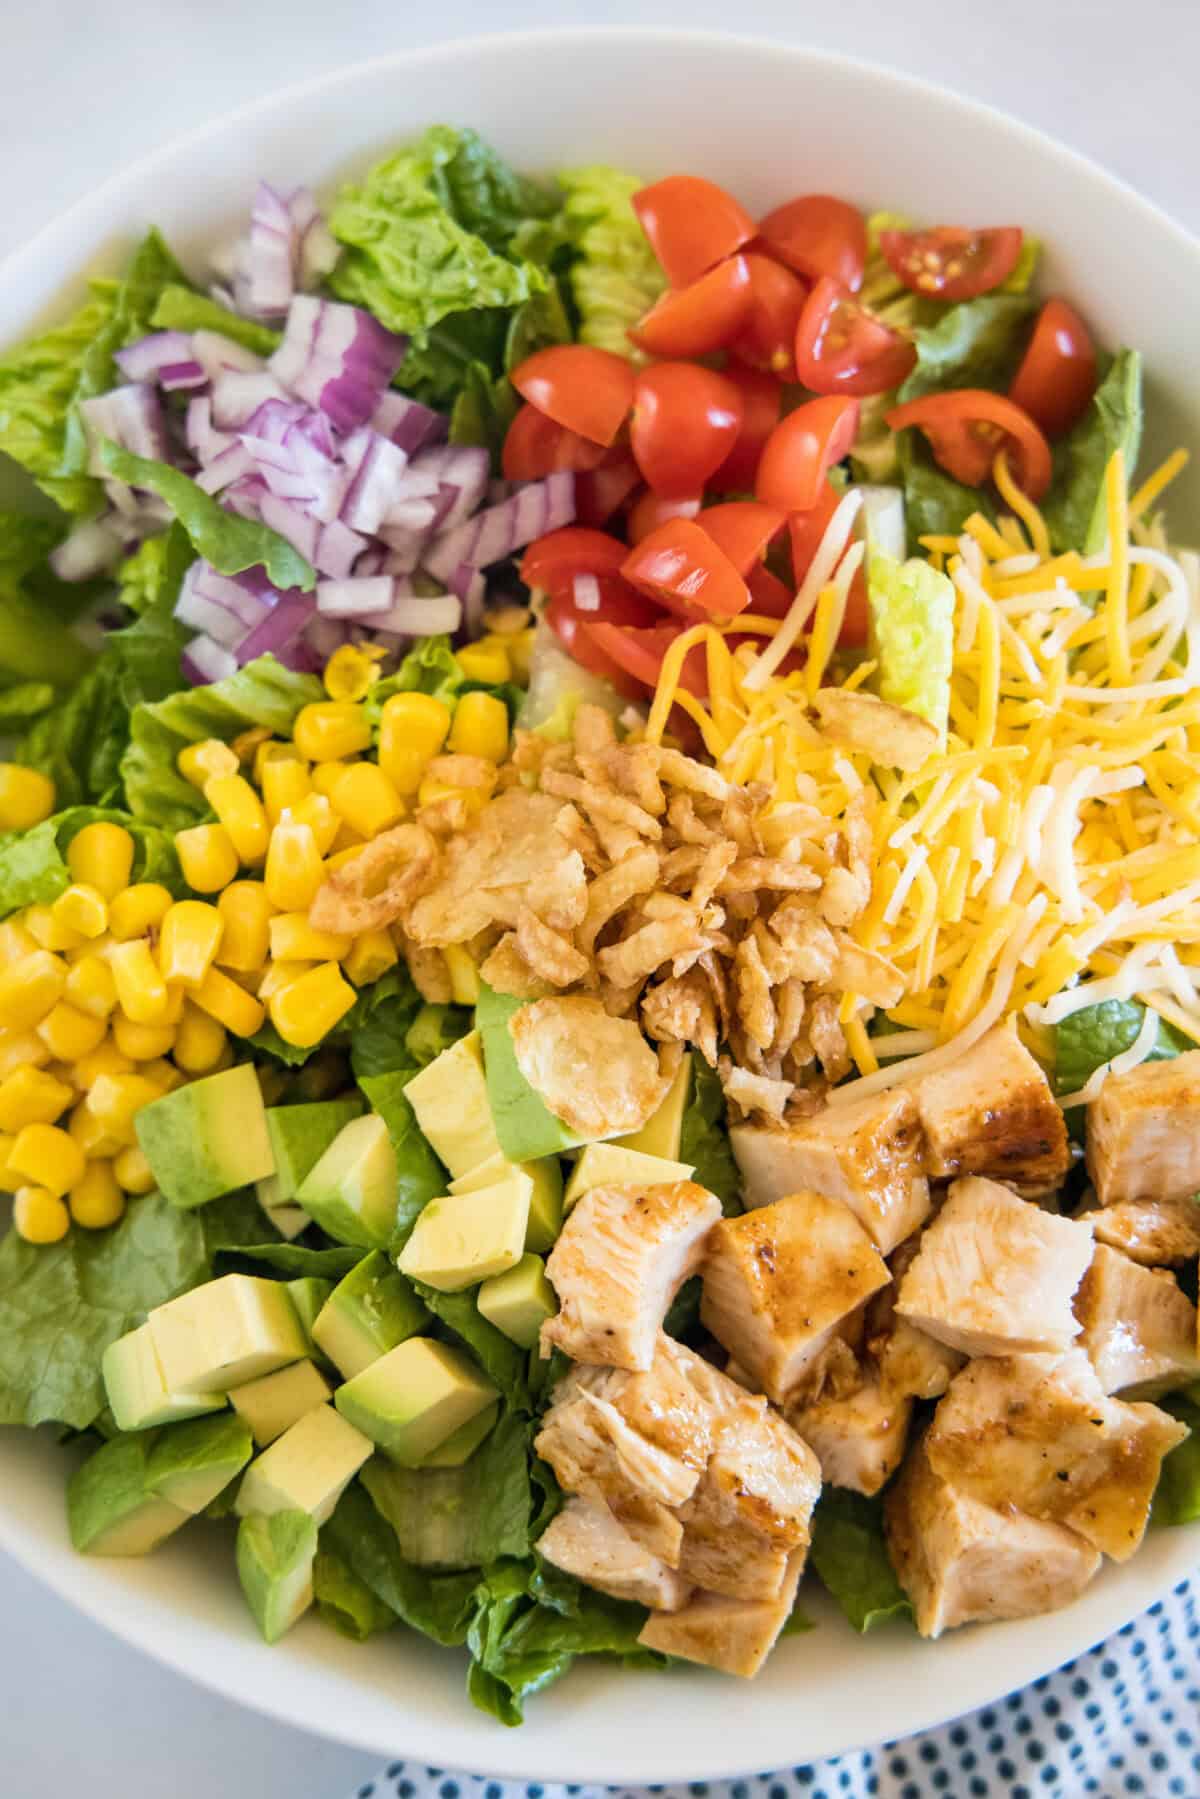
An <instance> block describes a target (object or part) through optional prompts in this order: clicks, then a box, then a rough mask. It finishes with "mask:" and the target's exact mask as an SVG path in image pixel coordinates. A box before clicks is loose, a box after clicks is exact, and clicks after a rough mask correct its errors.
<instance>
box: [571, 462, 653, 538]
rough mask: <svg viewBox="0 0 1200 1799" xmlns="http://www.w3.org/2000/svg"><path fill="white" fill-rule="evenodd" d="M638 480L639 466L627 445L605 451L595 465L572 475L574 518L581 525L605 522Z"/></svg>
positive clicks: (624, 500)
mask: <svg viewBox="0 0 1200 1799" xmlns="http://www.w3.org/2000/svg"><path fill="white" fill-rule="evenodd" d="M641 484H642V474H641V470H640V469H639V468H638V465H637V463H636V462H635V461H634V460H633V457H632V455H631V454H630V452H629V451H628V450H627V449H625V448H624V447H623V446H619V447H617V448H614V449H611V450H609V451H607V452H606V454H605V457H604V460H603V461H602V462H599V463H597V465H596V467H595V468H594V469H585V470H583V471H582V472H579V473H577V474H576V476H575V516H576V518H577V519H578V520H579V522H580V524H581V525H606V524H607V523H608V521H609V519H611V518H612V516H613V514H614V513H615V512H617V511H618V510H619V509H620V508H621V507H622V506H623V505H624V504H625V502H626V500H627V499H628V498H629V496H630V494H631V493H632V492H633V490H634V488H636V487H640V486H641Z"/></svg>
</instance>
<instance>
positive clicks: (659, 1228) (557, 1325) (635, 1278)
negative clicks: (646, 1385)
mask: <svg viewBox="0 0 1200 1799" xmlns="http://www.w3.org/2000/svg"><path fill="white" fill-rule="evenodd" d="M720 1216H721V1202H720V1200H719V1199H717V1198H716V1196H715V1195H714V1194H712V1193H709V1192H707V1191H706V1190H705V1188H703V1187H698V1186H697V1185H696V1183H695V1182H694V1181H674V1182H669V1183H667V1184H665V1185H663V1186H654V1187H642V1186H612V1187H593V1188H592V1189H591V1190H590V1192H587V1193H585V1194H584V1195H583V1196H582V1198H581V1199H580V1200H579V1201H578V1202H577V1204H576V1205H575V1207H574V1209H573V1211H572V1212H571V1215H570V1217H569V1218H568V1219H567V1222H566V1223H565V1224H564V1226H563V1228H562V1233H561V1235H560V1236H559V1239H558V1241H557V1243H556V1244H555V1245H554V1248H553V1250H552V1251H551V1253H550V1258H549V1260H548V1261H547V1263H546V1273H547V1275H548V1276H549V1279H550V1283H551V1285H552V1286H553V1288H554V1291H555V1292H556V1293H557V1295H558V1299H559V1308H560V1309H559V1312H558V1315H557V1317H554V1318H548V1319H547V1320H546V1322H545V1324H544V1325H543V1326H542V1336H541V1346H542V1354H543V1356H548V1355H549V1354H550V1353H551V1351H552V1350H553V1349H555V1348H558V1349H562V1350H564V1351H565V1352H566V1354H567V1355H569V1356H571V1357H572V1359H573V1360H574V1361H577V1362H595V1363H599V1364H601V1365H605V1366H611V1367H615V1368H629V1369H634V1370H637V1369H645V1368H649V1366H650V1364H651V1362H652V1361H653V1360H654V1350H655V1345H656V1342H657V1339H658V1333H659V1328H660V1326H661V1324H662V1321H663V1319H664V1318H665V1317H666V1313H667V1307H668V1306H669V1305H670V1303H671V1301H672V1300H673V1299H674V1297H675V1295H676V1293H677V1292H678V1291H679V1288H680V1287H681V1286H682V1285H683V1283H684V1281H685V1280H687V1279H688V1277H689V1276H690V1275H693V1274H695V1273H696V1271H697V1269H698V1268H699V1266H700V1262H701V1259H702V1256H703V1253H704V1245H705V1241H706V1239H707V1237H708V1234H709V1231H710V1230H711V1229H712V1227H713V1225H714V1224H715V1223H716V1221H717V1219H718V1218H719V1217H720Z"/></svg>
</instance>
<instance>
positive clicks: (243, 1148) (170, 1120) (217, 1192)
mask: <svg viewBox="0 0 1200 1799" xmlns="http://www.w3.org/2000/svg"><path fill="white" fill-rule="evenodd" d="M134 1128H135V1129H136V1131H137V1138H138V1142H139V1143H140V1144H141V1146H142V1152H143V1154H144V1155H145V1157H146V1160H147V1161H148V1162H149V1164H150V1168H151V1170H152V1172H153V1175H154V1178H155V1180H156V1181H157V1182H158V1185H159V1187H160V1188H161V1190H162V1192H163V1193H165V1194H166V1196H167V1198H168V1199H169V1200H170V1201H171V1203H172V1205H176V1206H189V1207H190V1206H202V1205H206V1204H207V1203H208V1201H209V1200H210V1199H219V1198H220V1196H221V1194H222V1193H231V1192H232V1191H233V1189H234V1188H235V1187H248V1186H250V1185H251V1184H252V1183H253V1182H255V1181H262V1180H266V1178H267V1176H268V1175H271V1174H273V1173H274V1172H275V1158H274V1156H273V1155H272V1153H271V1139H270V1137H269V1136H268V1134H267V1114H266V1108H265V1106H264V1105H263V1102H262V1089H261V1088H260V1086H259V1084H258V1076H257V1075H256V1074H255V1072H254V1067H253V1064H252V1063H250V1062H242V1063H240V1064H239V1065H238V1067H236V1068H223V1069H222V1070H221V1072H220V1074H209V1075H205V1077H204V1079H203V1080H200V1081H188V1082H186V1083H185V1084H184V1085H183V1086H182V1087H176V1088H175V1090H174V1091H173V1092H172V1093H164V1094H163V1096H162V1098H161V1099H154V1100H151V1102H150V1104H149V1105H148V1106H143V1107H142V1109H141V1111H140V1112H138V1114H137V1116H136V1117H135V1119H134Z"/></svg>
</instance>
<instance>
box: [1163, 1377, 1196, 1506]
mask: <svg viewBox="0 0 1200 1799" xmlns="http://www.w3.org/2000/svg"><path fill="white" fill-rule="evenodd" d="M1159 1404H1160V1405H1161V1406H1162V1407H1163V1408H1164V1410H1166V1411H1168V1412H1170V1413H1171V1415H1172V1416H1173V1417H1175V1418H1178V1419H1179V1421H1180V1423H1181V1424H1186V1425H1187V1427H1188V1430H1189V1431H1190V1432H1191V1435H1190V1436H1188V1437H1185V1439H1184V1441H1183V1442H1182V1443H1179V1444H1177V1445H1176V1447H1175V1448H1174V1449H1173V1450H1172V1451H1171V1453H1170V1454H1169V1455H1168V1456H1167V1458H1166V1460H1165V1461H1164V1462H1163V1465H1162V1473H1161V1475H1160V1476H1159V1481H1158V1487H1157V1490H1156V1492H1155V1495H1154V1511H1153V1513H1152V1521H1153V1522H1154V1523H1155V1524H1166V1525H1171V1524H1192V1523H1194V1522H1195V1520H1196V1519H1197V1518H1200V1390H1198V1389H1197V1388H1195V1387H1193V1388H1192V1389H1191V1391H1190V1392H1189V1393H1172V1394H1171V1395H1170V1397H1169V1398H1167V1399H1163V1400H1160V1401H1159Z"/></svg>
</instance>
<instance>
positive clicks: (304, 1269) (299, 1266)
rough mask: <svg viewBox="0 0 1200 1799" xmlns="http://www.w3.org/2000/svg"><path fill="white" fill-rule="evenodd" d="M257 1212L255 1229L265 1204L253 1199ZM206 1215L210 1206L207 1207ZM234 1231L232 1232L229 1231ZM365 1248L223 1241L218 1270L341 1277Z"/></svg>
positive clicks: (218, 1251) (217, 1257) (309, 1277)
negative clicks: (310, 1247) (265, 1271)
mask: <svg viewBox="0 0 1200 1799" xmlns="http://www.w3.org/2000/svg"><path fill="white" fill-rule="evenodd" d="M253 1203H254V1206H255V1208H256V1211H257V1216H256V1217H255V1219H254V1221H253V1229H254V1231H255V1233H256V1234H257V1235H258V1236H261V1235H262V1231H263V1214H262V1208H261V1207H260V1206H259V1205H258V1201H257V1200H254V1201H253ZM204 1215H205V1217H207V1216H208V1207H207V1206H205V1208H204ZM230 1234H232V1233H230ZM366 1253H367V1251H366V1250H365V1249H351V1248H349V1247H343V1245H342V1244H340V1243H338V1244H334V1245H333V1247H332V1248H330V1249H309V1248H307V1247H306V1246H305V1245H304V1244H303V1243H284V1242H282V1241H281V1242H279V1243H254V1242H251V1243H221V1244H219V1245H218V1246H217V1248H216V1250H215V1252H214V1259H215V1261H216V1264H217V1273H218V1274H229V1273H231V1272H237V1273H242V1274H259V1273H261V1272H262V1270H263V1269H264V1268H270V1269H272V1270H273V1271H274V1272H275V1273H276V1274H282V1275H284V1276H285V1277H286V1278H287V1279H288V1280H325V1281H340V1280H341V1278H342V1276H343V1275H344V1274H349V1272H350V1270H351V1269H352V1268H354V1267H355V1266H356V1265H357V1264H358V1263H359V1262H361V1261H362V1259H363V1257H364V1256H365V1255H366Z"/></svg>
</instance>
